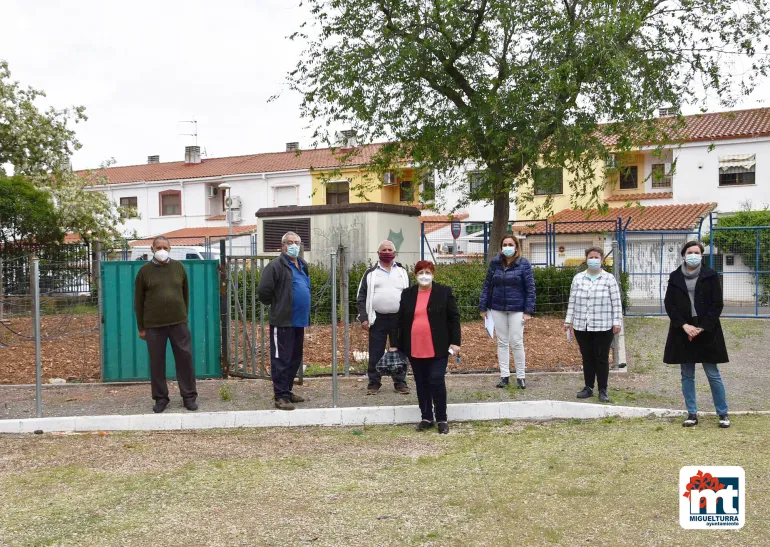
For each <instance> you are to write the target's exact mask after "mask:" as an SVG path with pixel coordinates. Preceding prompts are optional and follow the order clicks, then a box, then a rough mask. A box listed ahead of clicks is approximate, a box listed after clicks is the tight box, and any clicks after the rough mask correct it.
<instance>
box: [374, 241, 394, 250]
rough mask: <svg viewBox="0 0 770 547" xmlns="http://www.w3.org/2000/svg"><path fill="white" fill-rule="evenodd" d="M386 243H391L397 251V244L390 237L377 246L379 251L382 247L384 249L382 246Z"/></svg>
mask: <svg viewBox="0 0 770 547" xmlns="http://www.w3.org/2000/svg"><path fill="white" fill-rule="evenodd" d="M386 243H390V246H391V247H393V252H395V251H396V245H395V244H394V243H393V242H392V241H390V240H389V239H386V240H385V241H383V242H381V243H380V244H379V245H378V246H377V250H378V251H379V250H380V249H382V246H383V245H385V244H386Z"/></svg>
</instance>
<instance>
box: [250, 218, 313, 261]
mask: <svg viewBox="0 0 770 547" xmlns="http://www.w3.org/2000/svg"><path fill="white" fill-rule="evenodd" d="M286 232H294V233H295V234H297V235H298V236H299V238H300V240H301V241H302V247H303V248H304V249H305V250H306V251H309V250H310V219H309V218H287V219H276V220H265V221H264V222H263V223H262V248H263V251H264V252H266V253H277V252H280V251H281V239H282V238H283V236H284V234H285V233H286Z"/></svg>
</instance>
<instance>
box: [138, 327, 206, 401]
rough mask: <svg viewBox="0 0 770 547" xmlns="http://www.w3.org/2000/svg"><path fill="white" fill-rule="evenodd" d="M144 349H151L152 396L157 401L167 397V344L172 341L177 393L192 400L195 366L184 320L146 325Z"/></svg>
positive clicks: (196, 394) (188, 330) (195, 395)
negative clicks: (159, 324) (161, 324)
mask: <svg viewBox="0 0 770 547" xmlns="http://www.w3.org/2000/svg"><path fill="white" fill-rule="evenodd" d="M145 339H146V341H147V349H148V350H149V352H150V385H151V386H152V398H153V399H155V400H156V401H168V385H166V344H167V343H168V342H169V340H170V341H171V351H173V352H174V361H175V363H176V381H177V383H178V384H179V393H180V394H181V395H182V399H184V400H193V401H194V400H195V399H196V397H198V392H197V391H196V389H195V368H194V367H193V359H192V337H191V335H190V327H188V326H187V323H179V324H178V325H170V326H168V327H157V328H151V329H145Z"/></svg>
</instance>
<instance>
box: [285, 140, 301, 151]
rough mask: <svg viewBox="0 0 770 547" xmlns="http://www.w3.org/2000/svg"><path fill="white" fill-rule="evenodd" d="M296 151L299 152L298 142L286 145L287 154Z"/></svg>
mask: <svg viewBox="0 0 770 547" xmlns="http://www.w3.org/2000/svg"><path fill="white" fill-rule="evenodd" d="M296 150H299V143H298V142H287V143H286V151H287V152H294V151H296Z"/></svg>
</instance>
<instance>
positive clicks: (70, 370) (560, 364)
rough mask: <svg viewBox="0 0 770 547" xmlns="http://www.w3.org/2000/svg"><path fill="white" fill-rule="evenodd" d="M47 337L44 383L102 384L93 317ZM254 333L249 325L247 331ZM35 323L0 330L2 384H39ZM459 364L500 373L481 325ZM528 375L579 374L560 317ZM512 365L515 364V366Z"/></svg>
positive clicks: (536, 333)
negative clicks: (66, 381) (538, 373)
mask: <svg viewBox="0 0 770 547" xmlns="http://www.w3.org/2000/svg"><path fill="white" fill-rule="evenodd" d="M42 324H43V333H44V337H45V338H46V339H45V340H44V341H43V342H42V344H41V347H42V363H43V381H47V380H48V379H50V378H64V379H67V380H68V381H77V382H97V381H99V338H98V331H97V330H96V328H97V318H96V315H95V314H81V315H70V316H47V317H44V318H43V319H42ZM249 333H250V327H249ZM31 334H32V328H31V321H30V320H29V319H28V318H26V319H14V320H12V321H11V323H10V325H8V326H7V327H2V326H0V336H2V337H0V342H2V343H3V344H4V345H0V384H29V383H33V382H34V381H35V346H34V343H33V342H32V341H31V340H29V339H28V338H29V337H31ZM330 337H331V327H330V326H328V325H322V326H312V327H310V328H309V329H308V331H307V335H306V339H305V362H306V364H308V365H320V366H323V367H328V366H329V364H330V363H331V358H332V352H331V344H330ZM462 340H463V343H462V352H461V362H460V363H457V362H456V361H455V359H450V364H449V370H450V371H452V372H462V371H491V370H497V344H496V342H495V341H494V340H491V339H490V338H489V337H488V336H487V334H486V331H485V330H484V327H483V323H482V322H481V321H478V322H473V323H464V324H463V329H462ZM524 344H525V348H526V355H527V370H529V371H561V370H579V368H580V354H579V352H578V348H577V344H575V342H574V341H573V342H571V343H570V342H567V339H566V336H565V334H564V330H563V329H562V321H561V319H560V318H553V317H535V318H533V319H532V320H531V321H529V322H528V323H527V326H526V328H525V330H524ZM337 347H338V348H339V349H338V359H339V362H340V363H342V362H343V361H344V359H343V355H344V349H343V348H344V332H343V328H342V326H340V328H339V329H338V343H337ZM367 349H368V335H367V333H366V332H364V331H363V330H362V329H361V327H360V326H359V325H357V324H353V325H351V327H350V351H351V362H353V361H354V358H353V352H354V351H356V352H359V351H364V352H365V351H367ZM511 366H512V367H513V362H511Z"/></svg>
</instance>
